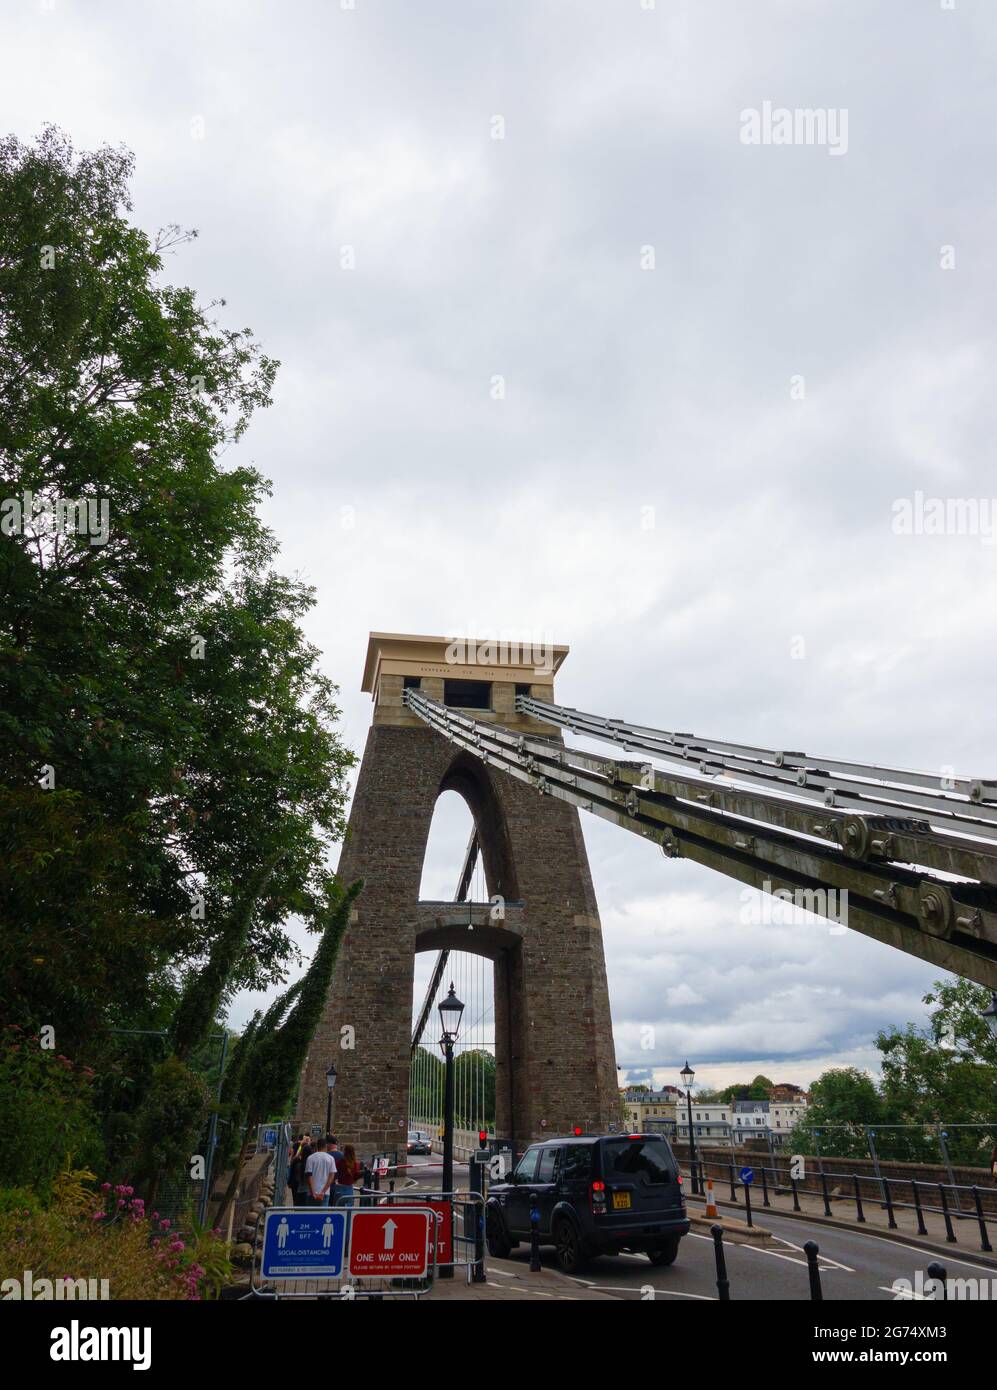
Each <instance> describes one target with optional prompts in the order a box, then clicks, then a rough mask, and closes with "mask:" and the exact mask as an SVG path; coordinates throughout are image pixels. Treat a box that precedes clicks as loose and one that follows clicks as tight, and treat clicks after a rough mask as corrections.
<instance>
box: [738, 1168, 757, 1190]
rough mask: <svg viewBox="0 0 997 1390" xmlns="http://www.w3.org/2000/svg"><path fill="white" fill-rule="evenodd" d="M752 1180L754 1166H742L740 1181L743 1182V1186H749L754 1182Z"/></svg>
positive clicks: (753, 1177) (753, 1178)
mask: <svg viewBox="0 0 997 1390" xmlns="http://www.w3.org/2000/svg"><path fill="white" fill-rule="evenodd" d="M754 1180H755V1170H754V1168H742V1169H741V1181H742V1182H743V1183H744V1185H745V1187H750V1186H751V1184H752V1183H753V1182H754Z"/></svg>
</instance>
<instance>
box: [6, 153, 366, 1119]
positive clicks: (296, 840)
mask: <svg viewBox="0 0 997 1390" xmlns="http://www.w3.org/2000/svg"><path fill="white" fill-rule="evenodd" d="M131 175H132V157H131V155H130V154H128V153H127V152H126V151H122V150H112V149H107V148H104V149H101V150H98V151H96V152H93V153H84V154H77V153H76V152H75V151H74V150H73V148H72V146H71V144H70V142H69V140H68V139H67V137H66V136H64V135H63V134H61V133H60V132H58V131H56V130H54V129H51V128H49V129H47V130H46V131H45V132H44V133H43V135H42V136H41V137H40V139H39V140H38V141H37V142H36V143H34V144H32V145H25V144H23V143H21V142H20V141H18V140H17V139H16V138H14V137H8V138H6V139H3V140H0V396H2V399H3V401H4V410H3V412H2V414H0V1012H2V1013H3V1015H4V1016H5V1017H7V1018H9V1019H12V1020H14V1021H17V1022H18V1023H20V1024H22V1026H24V1027H25V1028H26V1029H28V1030H29V1031H33V1030H34V1029H36V1028H37V1027H38V1026H40V1025H42V1024H52V1025H54V1026H55V1027H56V1031H57V1037H58V1045H59V1046H60V1047H61V1048H62V1049H63V1050H65V1051H68V1052H73V1053H74V1054H76V1055H83V1053H82V1050H83V1049H90V1050H91V1051H95V1050H97V1049H99V1048H100V1046H101V1039H100V1033H101V1030H102V1029H106V1028H108V1027H110V1026H114V1025H121V1024H128V1025H130V1026H140V1027H156V1026H163V1025H164V1023H165V1022H166V1021H168V1019H169V1015H170V1012H171V1010H172V1008H173V1005H174V1004H175V1001H176V999H177V995H178V991H179V990H180V989H181V987H182V986H183V985H184V984H187V985H190V981H191V979H192V978H193V979H196V978H198V977H199V976H200V977H201V979H202V985H203V988H204V990H205V996H204V998H203V999H202V1001H201V1004H202V1005H204V1004H206V1003H208V1002H210V1001H209V1000H208V997H207V996H208V995H210V996H211V997H212V998H214V997H216V996H217V995H218V988H217V986H218V984H219V983H220V981H221V979H222V976H223V975H224V985H223V986H222V996H223V997H227V995H228V994H229V993H230V992H231V991H232V990H233V989H236V988H239V987H248V988H253V989H258V988H262V987H264V986H265V985H268V984H270V983H271V982H272V981H273V980H275V979H280V978H281V976H282V972H283V971H284V969H285V968H286V967H287V966H288V965H289V964H292V963H294V962H295V961H296V959H297V956H296V949H295V947H294V945H293V943H292V941H291V939H290V937H289V935H288V933H287V931H286V930H285V924H286V922H287V921H288V919H289V917H291V916H292V915H296V916H298V917H300V918H302V919H304V920H305V921H306V922H309V923H314V922H316V921H317V920H318V919H319V917H320V916H321V914H322V913H323V912H324V911H325V908H326V904H327V901H328V892H329V888H330V885H331V883H332V876H331V874H330V872H329V870H328V867H327V861H328V853H329V850H330V848H331V846H332V845H333V843H334V842H335V841H336V840H338V839H339V838H341V835H342V833H343V830H344V809H345V773H346V771H347V769H348V767H349V766H350V764H351V763H352V761H353V759H352V755H351V754H350V753H349V752H348V751H347V750H346V749H345V748H344V747H343V746H342V744H341V742H340V740H339V737H338V733H337V731H336V721H337V719H338V709H337V707H336V703H335V693H336V692H335V687H334V686H333V685H332V684H331V683H330V682H329V681H328V679H327V678H326V677H325V676H324V675H323V674H322V672H321V670H320V667H319V654H318V652H317V651H316V650H315V649H314V648H313V647H312V646H311V645H310V644H309V643H307V642H306V641H305V639H304V636H303V633H302V629H301V623H302V619H303V617H304V615H305V614H306V613H307V611H308V609H309V607H310V606H311V605H312V604H313V602H314V596H313V594H312V592H311V590H310V589H308V588H307V587H306V586H304V585H302V584H300V583H299V582H298V581H297V580H292V579H288V578H286V577H283V576H281V575H279V574H277V573H275V572H274V571H273V569H272V568H271V566H272V561H273V559H274V555H275V543H274V540H273V537H272V536H271V535H270V533H269V532H268V531H267V530H266V528H265V527H264V526H263V525H262V523H261V521H260V519H259V515H258V507H259V504H260V502H261V501H262V499H263V498H264V496H265V495H266V493H267V491H268V487H267V484H266V482H265V481H264V480H263V479H262V478H261V477H260V475H259V474H258V473H257V472H256V471H255V470H254V469H252V468H247V467H244V466H234V467H229V466H225V465H224V461H223V456H224V453H225V450H226V449H227V448H228V447H229V446H230V445H231V444H232V443H233V442H234V441H236V440H238V439H239V438H240V436H241V435H242V434H243V432H244V431H245V429H246V428H247V425H248V422H249V420H250V417H251V415H252V413H253V412H254V411H255V410H256V409H259V408H262V407H266V406H267V405H269V403H270V390H271V386H272V382H273V379H274V374H275V371H276V365H277V364H276V363H275V362H273V361H272V360H271V359H269V358H267V357H266V356H265V355H264V354H263V353H262V352H261V351H260V349H259V348H258V346H257V344H256V343H255V342H254V340H253V338H252V335H251V334H250V333H249V331H248V330H244V329H243V330H233V329H229V328H226V327H224V326H222V325H220V323H219V322H218V320H217V310H218V309H219V307H220V306H219V305H210V306H208V307H207V308H204V307H202V306H200V305H199V304H198V302H197V300H196V298H195V296H194V294H193V292H192V291H191V290H189V289H186V288H181V287H177V286H173V285H170V284H168V283H165V282H164V279H163V269H164V258H165V256H166V255H167V254H168V253H169V251H170V249H171V248H172V247H174V246H176V245H177V244H178V243H179V242H180V241H182V240H183V239H184V238H185V234H184V233H181V232H180V231H179V230H178V229H176V228H168V229H166V231H165V232H163V233H160V234H159V235H158V236H156V237H153V238H150V237H149V236H147V235H146V233H144V232H143V231H141V230H140V229H138V228H136V227H135V226H133V225H132V224H131V223H130V221H129V219H128V215H127V214H128V212H129V210H130V203H129V183H130V179H131ZM67 502H68V503H70V504H73V506H72V524H70V525H69V526H68V527H63V528H62V529H60V526H59V525H58V524H53V522H52V520H51V518H55V522H56V523H58V520H59V517H60V514H61V513H60V506H61V505H62V504H64V503H67ZM76 503H81V504H86V506H87V507H88V508H90V510H89V511H87V512H82V511H78V510H77V509H76V507H75V504H76ZM15 504H16V505H15ZM63 515H64V514H63ZM83 522H86V523H88V524H83ZM89 523H93V524H92V525H90V524H89ZM105 523H106V525H105ZM275 854H276V855H278V856H279V858H278V862H277V866H276V868H275V869H274V872H273V874H272V876H271V879H270V881H269V883H268V884H267V886H266V890H265V891H263V892H261V893H259V895H258V896H257V898H256V900H255V902H254V904H253V906H252V909H251V913H250V917H249V920H248V922H247V923H246V924H245V925H246V930H245V932H244V933H242V934H240V938H239V943H238V949H235V950H230V949H229V948H230V947H231V946H232V941H233V937H232V935H231V931H230V929H231V926H232V921H233V915H234V914H236V915H237V914H238V912H239V910H240V907H239V905H240V903H241V902H242V895H243V887H244V885H245V883H246V880H247V876H248V874H249V873H250V872H251V871H252V870H253V869H255V867H256V866H257V865H260V864H262V863H264V862H266V861H268V859H269V858H270V857H271V856H272V855H275ZM222 938H226V940H227V943H228V945H227V946H226V947H225V948H224V949H223V948H222V945H221V941H222ZM216 948H217V950H216ZM218 951H221V952H222V956H224V957H226V959H225V960H224V962H223V961H222V956H219V954H218ZM212 962H214V964H212ZM222 963H224V964H225V969H224V971H222V970H220V969H217V968H216V967H219V966H220V965H221V964H222ZM204 972H207V974H205V973H204ZM212 974H213V978H214V983H213V984H212V986H211V988H210V989H208V987H207V981H208V978H209V976H211V975H212ZM185 997H186V999H187V1003H186V1004H185V1006H184V1009H185V1011H186V1009H187V1008H188V1007H191V1000H190V994H189V992H188V993H187V994H186V996H185ZM207 1013H212V1010H211V1009H210V1008H208V1009H207V1011H206V1010H205V1008H204V1007H201V1008H200V1019H201V1023H203V1021H204V1018H205V1017H206V1014H207ZM212 1016H213V1014H212ZM188 1021H189V1020H186V1016H185V1014H184V1015H182V1016H181V1017H180V1018H178V1020H177V1026H178V1027H180V1026H183V1027H186V1026H187V1022H188ZM199 1027H200V1024H199ZM2 1119H3V1117H0V1120H2Z"/></svg>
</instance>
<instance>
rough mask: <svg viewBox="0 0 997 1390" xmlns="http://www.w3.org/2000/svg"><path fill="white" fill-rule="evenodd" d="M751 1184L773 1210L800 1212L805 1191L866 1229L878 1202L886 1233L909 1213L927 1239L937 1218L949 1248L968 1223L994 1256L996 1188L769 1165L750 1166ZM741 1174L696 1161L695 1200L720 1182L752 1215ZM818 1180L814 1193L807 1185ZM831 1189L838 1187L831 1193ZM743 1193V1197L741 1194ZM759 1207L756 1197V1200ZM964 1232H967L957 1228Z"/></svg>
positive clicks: (829, 1210) (693, 1172)
mask: <svg viewBox="0 0 997 1390" xmlns="http://www.w3.org/2000/svg"><path fill="white" fill-rule="evenodd" d="M751 1170H752V1175H753V1176H752V1182H754V1181H756V1180H757V1181H758V1183H759V1186H760V1188H761V1204H762V1206H763V1207H766V1208H770V1209H771V1208H772V1206H773V1198H774V1197H789V1198H790V1199H791V1201H792V1211H793V1212H794V1213H802V1212H803V1207H802V1206H801V1203H800V1194H801V1192H802V1193H803V1194H804V1195H805V1196H809V1197H813V1198H815V1199H816V1200H817V1201H819V1202H821V1203H822V1206H823V1215H824V1216H826V1217H829V1216H833V1215H835V1214H836V1213H835V1212H834V1211H833V1210H832V1202H834V1203H837V1204H838V1212H837V1214H843V1213H844V1212H846V1211H848V1212H851V1213H853V1215H852V1218H851V1219H852V1220H854V1221H856V1222H857V1223H859V1224H861V1225H868V1224H869V1221H868V1217H867V1215H866V1211H867V1208H868V1207H869V1205H870V1203H877V1204H878V1205H879V1206H880V1208H881V1209H882V1210H883V1211H884V1212H885V1213H886V1229H887V1230H890V1231H896V1230H899V1229H900V1227H899V1224H898V1222H897V1213H898V1212H901V1211H909V1212H911V1213H912V1214H913V1216H914V1218H915V1221H916V1223H917V1233H918V1234H919V1235H922V1236H926V1235H929V1234H930V1233H929V1231H928V1228H927V1225H926V1223H925V1219H924V1218H925V1215H934V1216H939V1217H941V1219H942V1222H943V1225H944V1228H945V1240H946V1242H947V1243H948V1244H951V1245H955V1244H958V1243H959V1238H958V1235H957V1234H956V1231H957V1228H959V1223H960V1222H969V1223H970V1224H971V1226H972V1227H973V1228H974V1230H975V1232H976V1233H977V1234H978V1237H979V1249H980V1250H983V1251H987V1252H990V1251H992V1250H993V1245H992V1244H991V1240H990V1233H989V1230H988V1226H987V1222H988V1220H989V1221H990V1222H991V1223H992V1224H997V1188H981V1187H979V1186H978V1185H975V1184H974V1185H971V1186H967V1185H965V1184H962V1183H945V1182H934V1181H927V1180H922V1179H918V1178H898V1177H886V1176H885V1175H883V1174H880V1175H879V1176H875V1175H872V1174H869V1173H841V1172H833V1173H828V1172H826V1171H824V1170H823V1169H821V1170H820V1171H819V1172H818V1173H816V1174H815V1173H810V1174H808V1175H807V1176H806V1177H805V1178H804V1179H802V1180H801V1179H800V1178H798V1177H796V1176H794V1174H793V1172H792V1171H791V1169H790V1168H788V1167H786V1168H780V1167H779V1166H778V1165H771V1164H754V1163H753V1164H751ZM740 1173H741V1170H740V1169H739V1168H738V1167H737V1165H736V1164H734V1163H732V1162H728V1163H722V1162H717V1161H715V1160H711V1159H696V1161H695V1163H693V1164H692V1166H691V1169H690V1177H691V1187H692V1192H693V1195H702V1193H703V1192H704V1190H705V1189H704V1184H705V1182H706V1180H707V1179H711V1180H716V1179H718V1178H719V1179H720V1180H721V1181H722V1182H723V1183H724V1184H725V1185H728V1186H729V1189H730V1195H729V1198H728V1199H727V1200H729V1201H730V1202H731V1203H733V1204H735V1205H737V1206H741V1207H743V1208H745V1209H747V1210H750V1203H751V1197H750V1187H751V1185H752V1183H745V1182H743V1181H742V1180H741V1176H740ZM813 1179H816V1181H817V1186H816V1188H810V1187H808V1186H806V1183H807V1182H808V1181H810V1180H813ZM831 1184H833V1185H834V1187H833V1190H832V1187H831ZM742 1194H743V1195H742ZM756 1202H757V1197H756ZM959 1229H965V1228H959Z"/></svg>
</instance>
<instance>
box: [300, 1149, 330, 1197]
mask: <svg viewBox="0 0 997 1390" xmlns="http://www.w3.org/2000/svg"><path fill="white" fill-rule="evenodd" d="M305 1177H306V1178H307V1180H308V1195H309V1196H310V1197H311V1205H312V1206H313V1207H327V1206H328V1205H329V1193H330V1192H331V1191H332V1187H333V1184H334V1183H335V1181H336V1160H335V1159H334V1158H333V1156H332V1154H331V1153H329V1152H328V1149H327V1146H326V1141H325V1139H317V1140H316V1141H315V1152H314V1153H312V1154H310V1155H309V1157H308V1161H307V1163H306V1164H305Z"/></svg>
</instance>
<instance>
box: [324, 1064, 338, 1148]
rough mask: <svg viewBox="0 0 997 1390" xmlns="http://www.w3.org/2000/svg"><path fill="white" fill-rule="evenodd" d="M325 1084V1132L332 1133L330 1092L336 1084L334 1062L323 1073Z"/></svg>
mask: <svg viewBox="0 0 997 1390" xmlns="http://www.w3.org/2000/svg"><path fill="white" fill-rule="evenodd" d="M325 1084H326V1085H327V1086H328V1088H329V1098H328V1100H327V1101H326V1103H325V1132H326V1134H331V1133H332V1092H333V1090H334V1089H335V1085H336V1064H335V1062H333V1064H332V1066H330V1068H329V1070H328V1071H327V1072H326V1074H325Z"/></svg>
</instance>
